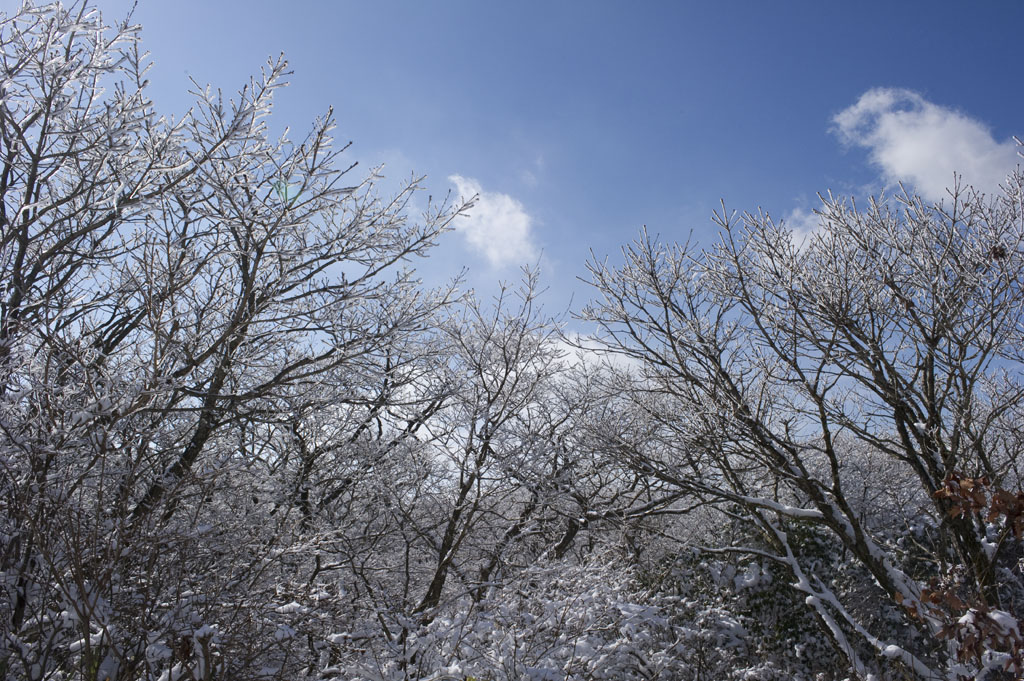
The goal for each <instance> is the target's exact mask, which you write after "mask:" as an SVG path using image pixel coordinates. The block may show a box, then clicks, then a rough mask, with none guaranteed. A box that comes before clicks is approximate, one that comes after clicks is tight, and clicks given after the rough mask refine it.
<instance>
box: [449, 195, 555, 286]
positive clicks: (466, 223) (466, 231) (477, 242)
mask: <svg viewBox="0 0 1024 681" xmlns="http://www.w3.org/2000/svg"><path fill="white" fill-rule="evenodd" d="M448 179H449V180H450V181H451V182H452V184H454V185H455V188H456V190H457V191H458V193H459V194H460V195H461V196H462V198H464V199H469V198H470V197H472V196H476V200H475V201H474V203H473V207H472V208H471V209H470V210H469V214H468V215H467V216H466V217H462V218H459V219H458V220H457V221H456V224H455V228H456V230H458V231H459V232H460V233H461V234H462V235H463V237H464V238H465V239H466V242H467V243H468V244H469V245H470V247H471V248H473V249H474V250H475V251H477V252H479V253H483V254H484V256H486V257H487V261H488V262H489V263H490V264H491V265H492V266H493V267H502V266H505V265H510V264H515V265H524V264H529V263H530V262H531V261H533V260H536V259H537V247H536V246H534V243H533V235H532V234H531V223H532V219H531V218H530V216H529V215H528V214H527V212H526V210H525V209H524V208H523V204H521V203H520V202H519V201H516V200H515V199H514V198H512V197H511V196H509V195H508V194H502V193H500V192H485V191H484V190H483V188H482V187H481V186H480V183H479V182H477V181H476V180H474V179H472V178H469V177H462V176H461V175H452V176H451V177H449V178H448Z"/></svg>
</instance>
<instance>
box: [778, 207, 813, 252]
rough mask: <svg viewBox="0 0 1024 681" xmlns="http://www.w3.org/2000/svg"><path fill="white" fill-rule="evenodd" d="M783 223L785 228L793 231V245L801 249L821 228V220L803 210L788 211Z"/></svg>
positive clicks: (810, 212)
mask: <svg viewBox="0 0 1024 681" xmlns="http://www.w3.org/2000/svg"><path fill="white" fill-rule="evenodd" d="M783 222H784V224H785V226H786V227H787V228H789V229H791V230H793V243H794V244H795V245H796V247H797V248H803V247H804V246H805V245H806V244H807V239H808V238H809V237H810V236H811V235H812V234H814V233H815V232H817V231H818V228H819V227H820V226H821V218H819V217H818V215H817V214H816V213H815V212H814V211H811V210H805V209H803V208H794V209H793V210H791V211H789V213H787V214H786V216H785V218H784V219H783Z"/></svg>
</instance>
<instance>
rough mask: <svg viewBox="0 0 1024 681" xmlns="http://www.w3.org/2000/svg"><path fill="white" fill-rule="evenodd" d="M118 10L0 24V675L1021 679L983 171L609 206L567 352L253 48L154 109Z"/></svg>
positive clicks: (1008, 443)
mask: <svg viewBox="0 0 1024 681" xmlns="http://www.w3.org/2000/svg"><path fill="white" fill-rule="evenodd" d="M138 39H139V29H138V27H135V26H130V25H127V24H125V25H121V26H117V27H112V28H111V27H107V26H106V25H105V24H104V23H103V21H102V18H101V16H100V15H99V13H98V12H97V11H95V10H94V9H92V8H91V7H89V6H88V5H87V4H74V5H72V6H71V7H69V8H66V7H62V6H60V5H53V6H46V7H34V6H31V5H26V6H25V7H23V8H22V9H21V10H19V11H18V12H16V13H14V14H12V15H10V16H3V17H2V18H0V70H2V73H0V82H2V91H3V96H2V99H0V574H2V577H0V676H3V677H4V678H11V679H89V680H101V679H110V680H114V679H118V680H121V679H124V680H128V679H166V680H168V681H170V680H177V679H197V680H199V679H202V680H212V679H299V678H309V679H313V678H316V679H335V678H336V679H364V680H379V681H383V680H388V681H392V680H397V679H424V680H425V679H459V680H466V679H478V680H479V679H492V680H495V681H497V680H499V679H538V680H539V679H573V680H582V679H602V678H604V679H677V678H678V679H730V678H731V679H840V678H864V679H867V678H879V679H881V678H908V679H958V678H978V679H997V678H1003V677H1006V678H1013V677H1016V676H1017V675H1019V674H1020V673H1021V670H1022V647H1024V646H1022V641H1021V636H1020V628H1019V626H1020V625H1019V623H1018V619H1017V618H1018V617H1020V616H1022V615H1024V602H1022V598H1024V591H1022V589H1021V587H1022V583H1021V564H1020V560H1021V557H1022V556H1021V546H1020V535H1021V533H1022V532H1024V501H1022V500H1024V496H1021V495H1020V494H1019V493H1018V490H1019V489H1020V483H1021V479H1020V473H1019V469H1018V467H1017V460H1018V455H1019V453H1020V450H1021V447H1022V445H1024V439H1022V436H1021V434H1020V429H1019V427H1018V424H1019V422H1020V418H1021V416H1022V414H1021V412H1022V397H1024V390H1022V385H1021V370H1020V362H1021V359H1022V358H1021V350H1020V349H1021V347H1022V345H1021V334H1022V332H1024V325H1022V318H1021V306H1022V302H1024V292H1022V290H1021V276H1022V275H1021V264H1022V263H1021V260H1022V258H1024V248H1022V247H1024V243H1022V237H1024V233H1022V230H1024V225H1022V210H1021V203H1022V196H1024V194H1022V189H1021V185H1022V181H1024V178H1022V176H1021V175H1020V174H1019V173H1018V174H1015V175H1013V176H1012V177H1010V178H1008V180H1007V186H1006V188H1005V191H1004V192H1003V193H1002V194H1000V195H999V196H997V197H994V198H988V197H984V196H981V195H977V194H975V193H973V192H972V191H971V190H970V189H967V188H956V189H954V190H953V191H951V193H950V197H949V199H948V200H947V201H946V202H944V203H943V204H941V205H939V206H928V205H924V204H922V203H921V202H920V201H919V200H917V199H915V198H913V197H911V196H901V197H896V198H894V199H892V200H889V201H877V202H874V203H872V204H870V205H869V206H868V207H867V208H866V209H859V208H857V207H855V206H853V205H852V204H848V203H844V202H843V201H841V200H836V199H832V198H831V197H830V198H829V199H827V200H826V201H825V202H824V204H823V209H822V213H821V227H820V229H819V231H818V232H817V233H815V234H814V235H812V236H811V237H810V238H809V240H808V241H807V242H806V243H804V244H794V242H793V239H792V235H791V234H790V233H789V232H788V230H787V229H785V227H784V226H782V225H776V224H775V223H773V222H772V221H771V220H770V219H769V218H767V217H766V216H761V215H745V216H742V217H740V218H738V219H737V218H736V217H735V216H730V215H727V214H724V213H723V215H722V216H720V218H719V224H720V227H721V229H722V239H721V241H720V242H719V244H718V245H717V246H715V247H714V248H711V249H709V250H705V251H701V250H698V249H696V248H693V247H689V246H671V245H669V246H665V245H660V244H658V243H657V242H656V241H655V240H652V239H650V238H648V237H647V236H646V235H644V236H642V238H641V239H640V240H639V241H638V242H636V243H635V244H633V245H632V246H630V247H628V248H627V249H625V251H624V253H623V256H624V257H623V260H622V262H621V263H620V264H619V265H612V264H608V263H604V262H594V263H591V265H590V274H591V283H592V284H593V286H594V292H595V298H596V299H595V302H594V303H593V304H592V305H591V306H589V307H588V308H586V309H585V310H584V311H583V312H582V314H581V318H582V319H583V320H589V321H591V322H593V326H591V327H590V328H591V329H592V330H593V331H592V333H593V335H592V336H591V337H576V338H577V339H578V341H579V342H578V343H577V345H578V348H577V350H576V351H570V352H568V353H567V352H566V351H565V348H566V347H567V343H568V344H569V345H571V344H572V342H571V341H568V340H567V339H566V338H563V337H562V336H561V335H560V328H559V325H558V323H556V321H555V320H552V319H550V318H548V317H546V316H545V315H544V313H543V311H542V309H541V308H540V306H539V304H538V301H537V293H536V291H537V281H536V275H535V274H533V273H529V272H528V273H526V275H525V276H524V280H523V282H522V285H521V286H519V287H510V286H509V287H505V288H503V289H502V292H501V294H500V295H499V296H498V297H497V298H496V299H495V300H494V301H492V302H491V303H490V304H484V303H481V302H480V301H478V300H476V299H475V298H474V297H473V296H472V295H460V294H459V293H458V291H457V289H456V287H455V286H454V285H453V286H452V287H450V288H448V289H444V290H427V289H424V288H423V287H422V286H421V285H420V284H419V283H418V282H417V280H416V279H415V277H414V275H413V273H412V270H411V264H412V262H413V260H414V259H415V258H417V257H420V256H423V255H426V254H427V252H428V251H429V249H430V247H431V246H432V245H433V244H434V243H435V241H436V239H437V238H438V237H439V236H440V235H441V234H442V233H443V232H444V231H445V230H446V229H447V228H448V226H449V225H450V224H451V222H452V220H453V219H455V218H456V217H457V216H458V215H460V214H461V213H462V212H463V211H464V210H465V209H466V208H467V206H463V205H451V204H450V203H448V202H441V203H440V204H437V203H435V202H431V201H427V202H426V203H427V208H426V210H425V212H424V214H423V215H422V216H420V217H419V219H413V218H412V217H411V216H410V215H409V211H408V206H409V205H410V200H411V197H412V196H413V194H414V193H415V192H417V191H418V189H419V185H418V183H417V182H416V181H413V182H410V183H408V184H407V185H406V186H405V187H403V188H402V189H401V190H400V191H399V192H398V193H397V194H396V195H394V196H392V197H390V198H382V197H380V196H379V194H378V192H377V191H376V189H375V187H374V183H375V180H376V179H377V178H376V175H375V174H374V173H371V174H370V175H369V176H368V177H366V178H365V179H354V180H350V179H349V178H350V177H351V176H352V175H353V174H354V169H353V167H352V166H350V165H349V164H347V163H346V162H345V161H344V152H345V147H344V146H342V147H339V146H337V145H335V143H334V141H333V139H332V136H331V135H332V130H333V121H332V118H331V115H330V112H328V114H327V115H326V116H325V117H324V118H323V119H321V120H319V121H317V122H316V123H314V125H313V127H312V130H311V132H310V133H309V134H308V135H307V136H306V137H305V138H303V139H301V140H299V141H291V140H289V139H286V138H283V139H276V140H275V139H272V138H270V137H269V135H268V132H267V127H266V124H265V120H266V117H267V116H268V115H269V114H270V112H271V99H272V96H273V95H274V93H275V91H276V90H277V89H278V88H279V87H280V86H281V85H282V84H283V80H282V79H283V78H284V77H285V73H286V66H285V64H284V63H283V62H271V63H269V64H268V65H267V67H266V68H265V69H264V71H263V73H262V75H261V77H260V78H259V79H255V80H253V81H252V82H251V83H249V84H248V85H247V86H246V87H244V88H243V89H242V90H241V91H240V92H238V93H237V95H236V96H235V97H234V98H233V99H230V100H226V99H223V98H222V97H221V96H220V95H219V93H218V92H215V91H213V90H210V89H199V88H197V92H196V93H195V104H194V106H193V108H192V109H191V110H190V111H189V112H188V113H186V114H185V115H183V116H182V117H181V118H180V119H169V118H164V117H160V116H158V115H157V114H156V113H155V112H154V111H153V108H152V105H151V103H150V102H149V101H148V100H147V98H146V95H145V89H144V87H145V75H144V73H145V64H144V63H143V62H142V61H141V59H142V58H141V57H140V49H139V42H138Z"/></svg>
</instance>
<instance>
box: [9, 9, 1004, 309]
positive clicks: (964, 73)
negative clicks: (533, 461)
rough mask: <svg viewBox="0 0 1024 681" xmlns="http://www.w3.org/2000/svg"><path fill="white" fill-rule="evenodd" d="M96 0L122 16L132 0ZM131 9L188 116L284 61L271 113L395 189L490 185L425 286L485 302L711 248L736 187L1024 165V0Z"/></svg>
mask: <svg viewBox="0 0 1024 681" xmlns="http://www.w3.org/2000/svg"><path fill="white" fill-rule="evenodd" d="M94 4H95V5H96V6H97V7H98V8H99V9H101V10H102V11H103V12H104V16H105V18H107V19H108V20H110V21H116V20H119V19H120V18H122V17H123V16H124V14H125V13H126V12H127V10H128V9H129V8H130V6H131V4H132V3H131V2H128V1H127V0H97V1H96V2H95V3H94ZM16 6H17V2H15V1H14V0H0V8H2V9H4V10H5V11H8V12H9V11H11V10H12V9H14V8H15V7H16ZM134 19H135V20H136V21H137V22H138V23H141V24H142V25H143V32H142V37H143V46H144V47H145V48H146V49H148V50H149V51H150V53H151V58H152V60H153V62H154V66H153V69H152V71H151V73H150V83H151V86H150V96H151V97H152V98H153V99H154V101H155V103H156V106H157V109H158V111H159V112H161V113H164V114H175V115H180V114H181V113H182V112H184V111H185V110H186V109H187V108H188V106H189V97H188V95H187V91H188V90H189V88H190V87H192V86H191V83H190V78H191V79H194V80H196V81H198V82H200V83H203V84H205V83H210V84H212V85H213V86H215V87H219V88H221V89H223V90H224V92H225V93H230V92H234V91H237V90H238V89H239V88H240V87H241V86H242V85H244V84H245V83H246V82H247V81H248V78H249V77H250V76H251V75H252V74H255V73H258V71H259V69H260V67H261V66H263V65H265V64H266V61H267V59H268V58H270V57H276V56H277V55H279V54H281V53H284V54H285V56H286V58H287V59H288V61H289V63H290V67H291V69H292V70H293V74H292V75H291V76H290V77H289V82H290V86H289V87H288V88H287V89H285V90H284V91H282V92H281V93H280V94H279V95H278V96H277V99H276V103H275V113H274V118H273V125H274V126H277V127H278V128H283V127H284V126H285V125H287V126H290V127H291V129H292V130H293V131H295V135H296V136H299V135H300V134H301V133H302V132H304V131H305V130H306V129H307V128H308V127H309V125H310V124H311V122H312V121H313V119H314V118H315V117H317V116H319V115H322V114H323V113H324V112H325V111H326V110H327V109H328V107H330V106H333V107H334V111H335V114H336V117H337V121H338V128H337V131H336V135H337V137H338V138H339V141H343V142H344V141H349V140H351V141H352V142H353V146H352V149H351V151H350V152H348V153H349V154H350V158H351V159H352V160H357V161H358V162H359V164H360V167H361V168H363V169H364V172H368V171H369V169H370V168H372V167H374V166H377V165H379V164H382V163H383V164H384V165H385V169H384V173H385V175H386V176H387V178H388V179H387V180H386V181H385V183H384V186H383V189H384V190H385V192H386V191H387V190H388V189H389V186H394V185H389V183H396V182H398V181H399V180H401V179H404V178H407V177H409V176H410V175H412V174H416V175H421V174H422V175H426V176H427V179H426V181H425V186H426V188H427V189H428V191H429V192H430V193H431V194H432V195H434V196H441V195H444V194H445V193H446V192H449V191H451V192H453V194H454V195H455V196H466V197H467V198H468V196H470V195H474V194H475V195H478V199H477V203H476V206H475V207H474V208H473V210H472V211H471V212H470V215H469V217H466V218H462V219H460V221H459V222H458V226H457V229H456V230H455V231H454V232H453V233H449V234H448V235H446V236H445V237H444V238H443V240H442V242H441V243H440V244H439V246H438V247H437V248H436V249H435V251H434V253H433V255H432V256H431V257H430V258H429V259H428V261H426V262H425V263H419V264H418V265H417V268H418V269H419V270H420V271H421V272H422V273H423V276H424V279H425V280H426V281H428V282H433V281H439V280H440V279H442V278H444V277H447V276H450V275H451V274H453V273H455V272H456V271H458V270H460V269H461V268H463V267H465V268H467V270H468V275H467V278H466V286H468V287H473V288H475V289H476V290H477V291H479V292H480V293H481V295H482V296H487V295H491V294H493V292H494V291H495V288H496V286H497V283H498V282H500V281H510V282H515V281H517V280H518V279H519V278H520V268H521V266H523V265H524V264H527V265H536V266H539V267H540V269H541V281H542V283H543V285H545V286H546V287H547V289H548V290H547V292H546V293H545V294H544V297H543V300H544V302H545V306H546V309H548V310H549V312H551V313H552V314H558V313H560V312H562V311H565V310H567V309H569V308H570V307H571V308H574V309H578V308H579V307H580V306H581V305H582V304H583V303H585V302H586V301H587V300H588V299H589V296H590V291H589V288H588V287H587V286H586V285H585V284H584V283H583V282H581V281H580V280H579V277H580V276H583V275H585V263H586V261H587V260H588V259H589V258H592V257H596V258H599V259H600V258H604V257H606V256H610V257H611V259H612V260H614V259H615V255H616V253H617V252H618V249H619V248H620V247H621V246H622V245H623V244H626V243H628V242H629V241H631V240H632V239H634V238H635V237H636V236H637V234H638V231H639V230H640V228H641V227H642V226H644V225H646V226H647V228H648V230H649V231H650V232H651V233H652V234H656V235H659V237H660V238H661V239H663V240H667V241H686V240H687V239H689V238H692V239H693V240H695V241H697V242H698V243H701V244H711V243H712V242H713V240H714V238H715V234H716V227H715V226H714V225H713V224H712V222H711V220H710V216H711V214H712V211H714V210H716V209H718V208H719V207H720V205H721V204H720V202H721V201H724V202H725V204H726V206H727V207H728V208H729V209H738V210H740V211H744V210H750V211H755V210H757V209H759V208H763V209H765V210H766V211H768V212H769V213H770V214H771V215H772V216H774V217H778V218H787V219H789V221H790V224H791V225H792V226H794V227H796V228H798V229H810V228H812V227H813V213H812V211H813V209H814V208H815V207H816V206H817V205H818V198H817V196H818V193H824V192H826V191H829V190H831V191H833V192H835V193H837V194H841V195H846V196H853V197H861V198H863V197H866V196H868V195H871V194H875V193H878V192H880V191H882V190H885V189H891V188H892V187H894V186H895V185H896V183H897V182H900V181H903V182H905V183H906V184H907V185H908V186H910V187H912V188H913V189H914V190H916V191H917V192H919V193H920V194H921V195H922V196H924V197H925V198H928V199H935V200H937V199H941V198H942V196H943V195H944V188H945V187H946V186H947V185H949V184H951V181H952V179H953V173H954V171H957V172H960V173H962V174H964V176H965V179H966V180H967V181H969V182H972V183H974V184H976V185H978V186H979V187H982V188H984V189H986V190H994V189H995V188H996V187H997V185H998V183H999V182H1000V181H1001V180H1002V178H1004V177H1005V176H1006V174H1007V173H1008V172H1010V170H1012V168H1013V167H1014V166H1015V164H1016V163H1017V162H1018V161H1020V160H1021V159H1020V158H1019V157H1018V156H1017V155H1016V147H1015V143H1014V142H1013V139H1012V136H1013V135H1017V136H1020V137H1024V116H1022V115H1021V113H1022V112H1024V88H1021V87H1020V82H1019V81H1020V67H1019V65H1018V66H1015V64H1019V63H1020V62H1021V60H1022V56H1024V51H1022V49H1021V35H1020V26H1022V25H1024V3H1018V2H1002V3H996V2H990V3H969V4H968V3H963V2H947V1H944V0H936V1H932V2H900V3H890V2H856V3H854V2H847V3H839V2H823V1H820V0H816V1H814V2H810V1H805V2H796V1H794V2H772V3H769V2H754V1H749V2H740V1H732V0H722V1H719V2H704V3H696V2H682V1H678V2H657V1H653V0H652V1H648V2H625V1H621V2H609V1H603V0H588V1H586V2H584V1H582V0H578V1H565V2H550V1H544V2H541V1H536V0H517V1H516V2H480V1H475V2H473V1H470V0H447V1H442V0H435V1H433V2H423V1H422V0H421V1H413V0H361V1H359V2H355V1H351V0H336V1H333V2H327V1H326V0H322V1H319V2H312V1H310V0H290V1H288V2H280V1H279V2H269V1H266V0H217V1H216V2H214V1H213V0H205V1H204V2H199V1H196V0H175V1H174V2H170V1H165V0H140V2H139V3H138V7H137V9H136V10H135V14H134Z"/></svg>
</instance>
